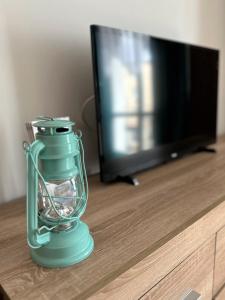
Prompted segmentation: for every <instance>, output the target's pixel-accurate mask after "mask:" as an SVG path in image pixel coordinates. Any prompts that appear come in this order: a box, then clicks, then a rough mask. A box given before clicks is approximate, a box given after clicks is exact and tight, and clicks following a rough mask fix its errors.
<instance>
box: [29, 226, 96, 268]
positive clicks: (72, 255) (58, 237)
mask: <svg viewBox="0 0 225 300" xmlns="http://www.w3.org/2000/svg"><path fill="white" fill-rule="evenodd" d="M93 249H94V241H93V238H92V236H91V235H90V233H89V229H88V226H87V225H86V224H85V223H83V222H81V221H79V222H78V224H75V226H74V228H72V229H70V230H66V231H60V232H52V233H51V239H50V242H49V243H48V244H46V245H45V246H43V247H41V248H38V249H31V257H32V259H33V261H34V262H36V263H37V264H39V265H41V266H44V267H48V268H58V267H66V266H69V265H73V264H75V263H79V262H80V261H82V260H84V259H86V258H87V257H88V256H89V255H90V254H91V253H92V251H93Z"/></svg>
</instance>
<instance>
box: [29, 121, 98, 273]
mask: <svg viewBox="0 0 225 300" xmlns="http://www.w3.org/2000/svg"><path fill="white" fill-rule="evenodd" d="M73 125H74V123H73V122H71V121H65V120H56V119H52V118H46V119H41V120H39V121H37V122H36V123H35V124H34V126H35V127H36V128H37V133H36V140H35V141H34V142H33V143H32V144H28V143H27V142H24V149H25V152H26V159H27V241H28V245H29V247H30V250H31V257H32V259H33V261H35V262H36V263H38V264H40V265H42V266H46V267H65V266H68V265H72V264H75V263H78V262H80V261H82V260H83V259H85V258H87V257H88V256H89V255H90V254H91V252H92V251H93V248H94V242H93V238H92V236H91V234H90V232H89V228H88V226H87V225H86V224H85V223H84V222H82V221H81V220H80V217H81V216H82V215H83V213H84V211H85V209H86V205H87V198H88V183H87V175H86V171H85V165H84V151H83V146H82V142H81V134H76V133H75V132H73V130H72V126H73Z"/></svg>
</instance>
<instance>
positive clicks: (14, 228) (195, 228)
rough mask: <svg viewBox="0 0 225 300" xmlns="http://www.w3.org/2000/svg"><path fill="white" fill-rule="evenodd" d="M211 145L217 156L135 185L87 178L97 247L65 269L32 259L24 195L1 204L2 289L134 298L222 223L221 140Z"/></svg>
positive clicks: (224, 171)
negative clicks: (55, 267)
mask: <svg viewBox="0 0 225 300" xmlns="http://www.w3.org/2000/svg"><path fill="white" fill-rule="evenodd" d="M215 147H216V149H217V154H212V153H203V152H202V153H198V154H194V155H191V156H187V157H185V158H183V159H180V160H177V161H174V162H171V163H168V164H166V165H163V166H160V167H157V168H155V169H153V170H150V171H146V172H143V173H140V174H139V175H138V179H139V181H140V186H137V187H134V186H131V185H128V184H125V183H116V184H111V185H106V184H102V183H100V182H99V179H98V177H96V176H94V177H92V178H90V179H89V182H90V198H89V203H88V209H87V211H86V213H85V216H84V218H83V219H84V220H85V222H87V223H88V225H89V226H90V230H91V232H92V234H93V236H94V241H95V250H94V252H93V254H92V255H91V256H90V257H89V258H88V259H87V260H85V261H83V262H82V263H80V264H78V265H74V266H71V267H68V268H64V269H47V268H43V267H39V266H37V265H36V264H34V263H33V262H32V261H31V258H30V256H29V249H28V246H27V243H26V227H25V198H22V199H19V200H17V201H12V202H10V203H7V204H3V205H1V206H0V260H1V261H0V285H1V294H2V295H4V297H5V298H6V299H7V297H9V298H10V299H23V300H24V299H26V300H28V299H32V300H33V299H54V300H57V299H79V300H81V299H86V298H88V297H90V298H91V299H111V298H112V299H118V300H120V299H137V298H139V297H140V296H141V295H143V294H144V293H146V292H147V291H148V290H149V289H151V288H152V287H153V286H154V285H155V284H156V283H157V282H159V281H160V280H161V279H162V278H163V277H165V275H166V274H168V273H169V272H170V271H171V270H172V269H173V268H174V267H175V266H177V265H178V264H179V263H181V262H182V261H183V260H184V259H185V258H186V257H188V255H190V253H192V252H193V251H194V250H195V249H197V247H198V246H200V245H201V244H202V243H203V242H204V241H205V240H206V239H207V238H210V237H211V236H212V235H213V234H214V233H215V232H216V231H218V230H219V229H220V228H221V227H222V225H223V224H225V202H224V200H225V138H221V139H220V142H219V143H218V144H217V145H216V146H215ZM2 297H3V296H2ZM0 298H1V296H0Z"/></svg>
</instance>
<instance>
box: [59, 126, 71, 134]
mask: <svg viewBox="0 0 225 300" xmlns="http://www.w3.org/2000/svg"><path fill="white" fill-rule="evenodd" d="M67 131H69V128H66V127H59V128H56V132H58V133H63V132H67Z"/></svg>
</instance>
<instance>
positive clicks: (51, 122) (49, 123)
mask: <svg viewBox="0 0 225 300" xmlns="http://www.w3.org/2000/svg"><path fill="white" fill-rule="evenodd" d="M74 125H75V123H74V122H72V121H68V120H56V119H53V118H52V119H47V120H46V119H45V120H40V121H37V122H36V123H34V124H33V126H34V127H43V128H59V127H71V126H74Z"/></svg>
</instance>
